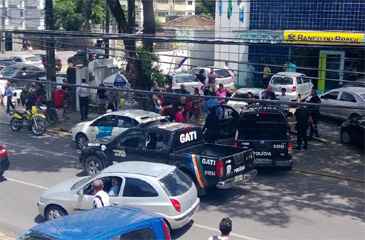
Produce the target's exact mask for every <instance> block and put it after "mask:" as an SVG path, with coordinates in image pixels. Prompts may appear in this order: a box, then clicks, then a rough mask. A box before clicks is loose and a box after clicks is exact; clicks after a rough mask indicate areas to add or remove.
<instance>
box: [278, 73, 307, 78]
mask: <svg viewBox="0 0 365 240" xmlns="http://www.w3.org/2000/svg"><path fill="white" fill-rule="evenodd" d="M277 75H284V76H289V77H299V76H305V74H304V73H298V72H278V73H276V74H274V76H277Z"/></svg>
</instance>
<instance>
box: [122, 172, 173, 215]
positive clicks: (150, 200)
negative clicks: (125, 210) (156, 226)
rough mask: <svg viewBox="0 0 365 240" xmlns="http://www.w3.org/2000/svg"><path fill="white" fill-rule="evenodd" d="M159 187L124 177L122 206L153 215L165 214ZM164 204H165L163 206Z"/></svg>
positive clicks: (144, 180)
mask: <svg viewBox="0 0 365 240" xmlns="http://www.w3.org/2000/svg"><path fill="white" fill-rule="evenodd" d="M161 194H162V190H161V187H158V186H157V184H156V185H155V184H153V183H152V182H151V180H149V181H147V179H141V178H137V177H126V178H125V185H124V189H123V193H122V196H123V204H125V205H131V206H134V207H137V208H143V209H147V210H150V211H152V212H155V213H165V214H166V213H167V212H166V205H165V204H166V202H164V196H162V195H161ZM164 203H165V204H164Z"/></svg>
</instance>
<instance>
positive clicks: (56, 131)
mask: <svg viewBox="0 0 365 240" xmlns="http://www.w3.org/2000/svg"><path fill="white" fill-rule="evenodd" d="M0 125H7V126H8V125H9V123H7V122H1V121H0ZM47 132H51V133H63V134H67V135H71V131H70V130H67V129H65V128H62V127H55V128H48V129H47ZM0 236H1V235H0ZM0 240H1V239H0Z"/></svg>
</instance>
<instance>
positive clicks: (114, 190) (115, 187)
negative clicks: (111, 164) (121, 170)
mask: <svg viewBox="0 0 365 240" xmlns="http://www.w3.org/2000/svg"><path fill="white" fill-rule="evenodd" d="M119 191H120V182H119V180H118V178H113V179H112V187H111V188H110V190H109V192H108V195H109V197H116V196H118V195H119Z"/></svg>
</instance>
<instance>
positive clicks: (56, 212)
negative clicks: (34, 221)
mask: <svg viewBox="0 0 365 240" xmlns="http://www.w3.org/2000/svg"><path fill="white" fill-rule="evenodd" d="M66 215H67V212H66V210H65V209H63V208H62V207H60V206H58V205H49V206H48V207H47V208H46V210H45V213H44V217H45V218H46V220H47V221H49V220H53V219H57V218H60V217H63V216H66Z"/></svg>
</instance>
